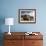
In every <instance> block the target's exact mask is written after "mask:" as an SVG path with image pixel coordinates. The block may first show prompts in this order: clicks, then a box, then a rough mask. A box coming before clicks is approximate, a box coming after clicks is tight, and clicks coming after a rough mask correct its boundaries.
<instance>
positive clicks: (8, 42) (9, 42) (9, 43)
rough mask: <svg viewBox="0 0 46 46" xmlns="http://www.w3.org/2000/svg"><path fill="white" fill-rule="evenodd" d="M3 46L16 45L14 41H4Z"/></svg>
mask: <svg viewBox="0 0 46 46" xmlns="http://www.w3.org/2000/svg"><path fill="white" fill-rule="evenodd" d="M4 45H5V46H15V45H16V41H15V40H5V41H4Z"/></svg>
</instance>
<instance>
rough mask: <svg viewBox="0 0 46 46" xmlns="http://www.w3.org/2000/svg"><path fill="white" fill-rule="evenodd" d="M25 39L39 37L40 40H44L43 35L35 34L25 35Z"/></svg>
mask: <svg viewBox="0 0 46 46" xmlns="http://www.w3.org/2000/svg"><path fill="white" fill-rule="evenodd" d="M25 39H27V40H29V39H35V40H37V39H39V40H43V36H41V35H33V36H30V35H25Z"/></svg>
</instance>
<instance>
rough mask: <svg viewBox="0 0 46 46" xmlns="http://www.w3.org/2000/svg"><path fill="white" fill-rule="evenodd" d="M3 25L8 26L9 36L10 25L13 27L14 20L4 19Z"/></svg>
mask: <svg viewBox="0 0 46 46" xmlns="http://www.w3.org/2000/svg"><path fill="white" fill-rule="evenodd" d="M5 25H9V32H8V34H9V35H11V33H10V25H14V19H13V18H5Z"/></svg>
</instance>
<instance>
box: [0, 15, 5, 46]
mask: <svg viewBox="0 0 46 46" xmlns="http://www.w3.org/2000/svg"><path fill="white" fill-rule="evenodd" d="M4 23H5V17H4V16H0V46H3V34H4V33H3V32H2V25H3V24H4Z"/></svg>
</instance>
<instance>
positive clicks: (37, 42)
mask: <svg viewBox="0 0 46 46" xmlns="http://www.w3.org/2000/svg"><path fill="white" fill-rule="evenodd" d="M25 33H26V32H11V35H8V34H7V32H5V33H4V46H43V35H42V34H41V33H40V32H35V33H37V34H38V35H25ZM33 33H34V32H33Z"/></svg>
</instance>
